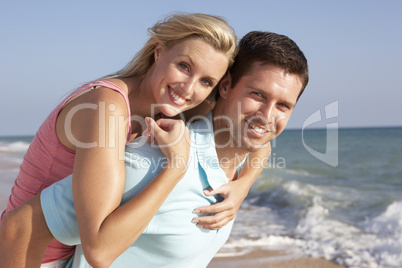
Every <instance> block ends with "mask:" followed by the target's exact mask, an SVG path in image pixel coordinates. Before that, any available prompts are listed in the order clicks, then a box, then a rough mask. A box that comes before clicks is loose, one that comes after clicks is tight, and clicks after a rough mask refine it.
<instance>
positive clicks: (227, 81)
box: [219, 72, 232, 99]
mask: <svg viewBox="0 0 402 268" xmlns="http://www.w3.org/2000/svg"><path fill="white" fill-rule="evenodd" d="M231 86H232V78H231V76H230V73H229V72H228V73H227V74H225V76H224V77H223V78H222V80H221V82H220V83H219V95H220V97H221V98H224V99H226V98H227V97H228V96H229V92H230V89H231V88H232V87H231Z"/></svg>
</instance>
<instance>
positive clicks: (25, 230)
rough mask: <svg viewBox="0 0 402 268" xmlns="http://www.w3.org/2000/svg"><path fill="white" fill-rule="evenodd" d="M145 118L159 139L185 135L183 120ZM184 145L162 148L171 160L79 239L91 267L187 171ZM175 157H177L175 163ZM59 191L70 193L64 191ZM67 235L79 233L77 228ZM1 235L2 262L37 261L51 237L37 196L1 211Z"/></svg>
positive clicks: (137, 230) (123, 242)
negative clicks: (128, 199)
mask: <svg viewBox="0 0 402 268" xmlns="http://www.w3.org/2000/svg"><path fill="white" fill-rule="evenodd" d="M147 121H148V125H152V126H153V128H155V129H154V130H151V133H152V134H153V136H154V137H155V138H156V140H157V141H158V143H160V144H169V143H171V140H172V138H174V137H178V133H180V132H183V133H184V135H186V137H185V138H183V140H182V141H186V139H188V138H189V136H188V132H187V131H183V130H186V128H185V126H184V124H183V123H182V122H178V121H175V120H168V119H163V120H159V121H158V125H154V122H153V121H150V122H149V120H147ZM174 140H176V138H174ZM188 149H189V148H188V146H186V145H185V144H184V143H183V142H180V143H178V144H177V145H175V146H170V147H166V148H163V150H162V151H163V152H164V153H165V155H166V156H168V155H169V156H171V157H167V158H168V161H169V162H168V165H166V168H165V169H163V170H162V171H161V172H160V173H159V175H157V176H156V177H155V178H154V179H153V180H152V181H151V183H149V184H148V186H146V187H145V188H144V189H143V190H142V191H141V192H140V193H139V194H138V195H137V196H136V197H134V198H133V199H132V200H131V201H129V202H128V203H126V204H125V205H123V206H121V207H119V208H117V209H116V210H114V211H113V212H112V213H111V214H110V215H108V216H107V217H106V218H105V219H103V222H102V225H101V228H100V229H99V230H97V231H96V232H94V233H93V234H92V235H95V236H96V237H94V238H93V237H90V236H89V237H88V238H87V239H88V240H89V242H85V243H83V247H84V246H85V248H86V252H85V253H84V254H85V257H86V259H87V261H88V262H89V263H90V264H91V265H92V266H95V267H108V266H109V265H110V264H111V263H112V262H113V261H114V260H115V258H117V256H119V255H120V254H121V253H122V252H123V251H125V250H126V249H127V248H128V247H129V246H130V245H131V244H132V243H134V241H135V240H136V239H137V238H138V236H139V235H140V234H141V233H142V231H143V230H144V228H145V227H146V226H147V225H148V223H149V222H150V220H151V219H152V217H153V216H154V215H155V214H156V212H157V210H158V209H159V207H160V206H161V205H162V203H163V202H164V200H165V199H166V198H167V196H168V195H169V194H170V192H171V190H172V189H173V188H174V186H175V185H176V183H177V182H178V181H179V180H180V179H181V178H182V177H183V175H184V174H185V169H186V166H183V164H184V163H185V162H186V161H185V160H186V156H187V159H188ZM175 156H182V158H181V159H179V158H177V157H175ZM174 160H179V162H177V163H175V162H174ZM172 167H175V168H172ZM63 183H64V182H63ZM64 186H66V185H64ZM50 187H52V186H50ZM64 189H68V187H64ZM63 196H64V198H72V197H71V196H70V197H68V195H63ZM65 201H66V200H65ZM68 202H69V203H72V202H70V201H68ZM79 228H80V227H79ZM72 230H73V229H72ZM69 235H72V236H74V235H77V236H79V234H78V233H77V234H73V233H69ZM0 239H1V240H0V267H39V266H40V263H41V261H42V258H43V254H44V250H45V249H46V246H47V244H48V243H49V242H50V241H51V240H53V239H54V238H53V236H52V234H51V233H50V230H49V229H48V227H47V225H46V221H45V218H44V215H43V212H42V207H41V203H40V198H39V195H38V196H35V197H33V198H31V199H30V200H28V201H27V202H26V203H24V204H23V205H21V206H20V207H18V208H17V209H15V210H13V211H11V212H9V213H7V214H5V216H4V218H3V220H2V222H1V225H0ZM96 242H97V243H99V244H96ZM89 243H94V244H93V245H91V244H89Z"/></svg>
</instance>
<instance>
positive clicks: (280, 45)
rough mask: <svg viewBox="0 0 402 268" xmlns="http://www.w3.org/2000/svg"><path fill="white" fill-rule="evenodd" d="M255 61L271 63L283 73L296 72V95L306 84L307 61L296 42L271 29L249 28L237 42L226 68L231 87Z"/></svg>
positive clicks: (247, 71) (245, 73) (263, 63)
mask: <svg viewBox="0 0 402 268" xmlns="http://www.w3.org/2000/svg"><path fill="white" fill-rule="evenodd" d="M255 62H260V63H261V64H262V65H275V66H279V67H281V68H283V69H284V70H285V71H286V72H288V73H291V74H296V75H298V76H299V77H300V79H301V80H302V88H301V91H300V93H299V96H298V97H297V99H299V98H300V96H301V94H302V93H303V91H304V89H305V87H306V86H307V83H308V79H309V77H308V64H307V59H306V58H305V56H304V54H303V52H302V51H301V50H300V49H299V47H298V46H297V44H296V43H295V42H294V41H293V40H292V39H290V38H289V37H287V36H285V35H279V34H276V33H271V32H261V31H253V32H249V33H248V34H246V35H245V36H244V37H243V38H242V39H241V40H240V42H239V46H238V54H237V56H236V58H235V62H234V64H233V66H232V68H231V69H230V75H231V78H232V87H234V86H235V85H236V83H237V82H238V81H239V80H240V78H241V77H242V76H244V75H247V74H248V73H249V71H250V70H251V66H252V65H253V64H254V63H255Z"/></svg>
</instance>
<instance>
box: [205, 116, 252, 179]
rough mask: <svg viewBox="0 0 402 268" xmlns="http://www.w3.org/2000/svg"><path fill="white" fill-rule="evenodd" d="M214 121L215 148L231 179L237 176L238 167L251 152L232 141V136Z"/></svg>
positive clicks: (222, 166) (222, 165)
mask: <svg viewBox="0 0 402 268" xmlns="http://www.w3.org/2000/svg"><path fill="white" fill-rule="evenodd" d="M212 120H213V125H214V139H215V148H216V153H217V155H218V159H219V164H220V167H221V168H222V169H223V171H224V172H225V173H226V176H227V177H228V178H229V179H234V177H235V176H236V171H237V169H236V168H237V166H238V165H240V163H241V162H242V161H243V159H244V158H245V157H246V156H247V155H248V153H249V152H247V151H246V150H244V149H243V148H241V147H239V146H238V144H237V143H236V142H235V141H233V140H231V137H232V136H231V134H230V132H229V131H228V129H227V128H226V129H225V128H224V127H223V126H222V125H221V124H220V123H219V122H217V120H214V118H213V119H212Z"/></svg>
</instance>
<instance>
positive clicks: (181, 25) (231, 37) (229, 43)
mask: <svg viewBox="0 0 402 268" xmlns="http://www.w3.org/2000/svg"><path fill="white" fill-rule="evenodd" d="M148 34H149V35H150V36H151V37H150V38H149V40H148V42H147V43H146V44H145V46H144V47H143V48H142V49H141V50H140V51H138V53H137V54H136V55H135V56H134V58H133V59H132V60H131V61H130V62H129V63H128V64H127V65H126V66H125V67H124V68H123V69H121V70H120V71H118V72H116V73H114V74H112V75H109V76H106V77H103V78H102V79H104V78H125V77H132V76H141V75H144V74H145V73H146V72H147V71H148V70H149V69H150V68H151V66H152V64H153V63H154V62H155V58H154V51H155V48H156V46H157V45H161V46H163V47H166V48H171V47H172V46H174V45H176V44H177V43H179V42H181V41H183V40H184V39H187V38H191V37H196V38H200V39H201V40H203V41H204V42H205V43H207V44H209V45H211V46H212V47H213V48H214V49H216V51H218V52H222V53H223V54H225V55H226V57H227V58H228V61H229V65H228V67H230V66H231V65H232V64H233V61H234V57H235V54H236V43H237V40H236V35H235V33H234V31H233V29H232V28H231V27H230V26H229V25H228V23H227V22H226V20H225V19H223V18H221V17H217V16H212V15H207V14H201V13H194V14H189V13H176V14H172V15H169V16H167V17H166V18H165V19H164V20H162V21H159V22H157V23H156V24H155V25H154V26H153V27H151V28H149V29H148Z"/></svg>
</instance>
